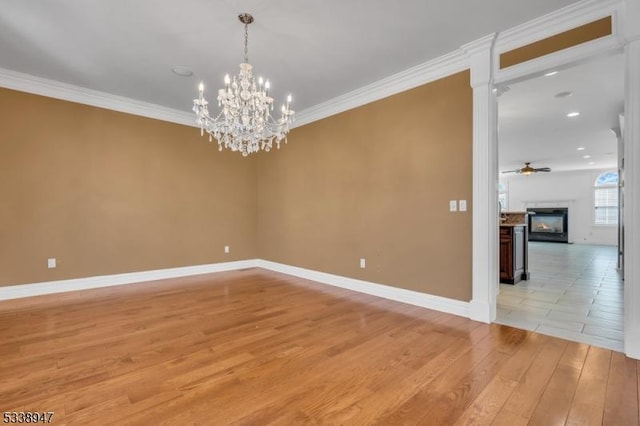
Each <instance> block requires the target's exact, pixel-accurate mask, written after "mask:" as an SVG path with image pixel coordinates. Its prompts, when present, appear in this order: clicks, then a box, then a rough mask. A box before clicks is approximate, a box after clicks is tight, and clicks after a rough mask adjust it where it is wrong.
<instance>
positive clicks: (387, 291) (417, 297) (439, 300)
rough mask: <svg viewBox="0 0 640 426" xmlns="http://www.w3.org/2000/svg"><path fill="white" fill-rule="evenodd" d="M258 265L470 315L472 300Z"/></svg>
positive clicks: (277, 265) (267, 263) (263, 262)
mask: <svg viewBox="0 0 640 426" xmlns="http://www.w3.org/2000/svg"><path fill="white" fill-rule="evenodd" d="M256 266H257V267H259V268H263V269H268V270H270V271H275V272H281V273H283V274H287V275H292V276H294V277H299V278H305V279H308V280H311V281H317V282H319V283H323V284H329V285H332V286H335V287H340V288H344V289H347V290H352V291H357V292H359V293H365V294H370V295H372V296H377V297H382V298H385V299H389V300H394V301H396V302H402V303H407V304H409V305H414V306H420V307H422V308H427V309H433V310H434V311H440V312H445V313H448V314H453V315H459V316H462V317H465V318H469V303H468V302H462V301H460V300H454V299H448V298H446V297H440V296H433V295H431V294H426V293H420V292H417V291H412V290H406V289H403V288H397V287H390V286H387V285H383V284H376V283H372V282H369V281H363V280H357V279H354V278H347V277H343V276H340V275H333V274H327V273H325V272H318V271H314V270H311V269H304V268H299V267H297V266H289V265H284V264H282V263H276V262H271V261H268V260H258V261H257V265H256Z"/></svg>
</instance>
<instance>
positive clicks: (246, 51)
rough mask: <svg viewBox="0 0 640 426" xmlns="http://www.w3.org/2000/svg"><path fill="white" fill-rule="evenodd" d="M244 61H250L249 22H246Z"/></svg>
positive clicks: (246, 62)
mask: <svg viewBox="0 0 640 426" xmlns="http://www.w3.org/2000/svg"><path fill="white" fill-rule="evenodd" d="M244 63H245V64H248V63H249V24H247V23H245V24H244Z"/></svg>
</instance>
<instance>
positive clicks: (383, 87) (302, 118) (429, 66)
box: [291, 49, 469, 128]
mask: <svg viewBox="0 0 640 426" xmlns="http://www.w3.org/2000/svg"><path fill="white" fill-rule="evenodd" d="M468 68H469V59H468V55H467V53H466V52H465V51H464V50H462V49H458V50H456V51H454V52H451V53H449V54H446V55H443V56H440V57H439V58H436V59H433V60H431V61H427V62H424V63H422V64H420V65H416V66H414V67H412V68H409V69H407V70H404V71H401V72H399V73H396V74H393V75H391V76H389V77H386V78H383V79H382V80H378V81H376V82H374V83H371V84H368V85H366V86H363V87H360V88H359V89H356V90H352V91H350V92H347V93H345V94H343V95H340V96H338V97H335V98H333V99H330V100H328V101H326V102H322V103H320V104H317V105H315V106H312V107H310V108H307V109H304V110H302V111H300V112H299V113H297V114H296V121H295V123H294V125H293V126H291V127H292V128H293V127H299V126H303V125H305V124H309V123H312V122H314V121H317V120H321V119H323V118H326V117H329V116H332V115H335V114H338V113H341V112H344V111H347V110H350V109H353V108H357V107H359V106H362V105H366V104H368V103H371V102H374V101H377V100H379V99H383V98H386V97H388V96H391V95H395V94H396V93H400V92H403V91H405V90H409V89H413V88H414V87H417V86H420V85H423V84H426V83H429V82H431V81H435V80H438V79H440V78H443V77H446V76H448V75H451V74H454V73H456V72H460V71H464V70H465V69H468Z"/></svg>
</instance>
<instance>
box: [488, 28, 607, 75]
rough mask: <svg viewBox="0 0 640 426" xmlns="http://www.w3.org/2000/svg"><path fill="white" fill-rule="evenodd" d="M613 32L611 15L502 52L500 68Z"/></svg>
mask: <svg viewBox="0 0 640 426" xmlns="http://www.w3.org/2000/svg"><path fill="white" fill-rule="evenodd" d="M611 34H613V22H612V19H611V16H607V17H605V18H602V19H598V20H597V21H593V22H590V23H588V24H585V25H581V26H579V27H577V28H573V29H571V30H568V31H565V32H562V33H560V34H556V35H553V36H551V37H547V38H545V39H542V40H539V41H536V42H534V43H531V44H527V45H526V46H522V47H519V48H517V49H514V50H510V51H508V52H505V53H502V54H501V55H500V68H508V67H511V66H513V65H517V64H521V63H523V62H526V61H530V60H532V59H536V58H540V57H542V56H545V55H548V54H550V53H554V52H559V51H560V50H563V49H568V48H570V47H574V46H577V45H579V44H582V43H586V42H589V41H592V40H596V39H599V38H602V37H606V36H609V35H611Z"/></svg>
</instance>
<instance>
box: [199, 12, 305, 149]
mask: <svg viewBox="0 0 640 426" xmlns="http://www.w3.org/2000/svg"><path fill="white" fill-rule="evenodd" d="M238 19H239V20H240V22H242V23H243V24H244V62H243V63H241V64H240V73H239V74H238V75H237V76H233V77H232V78H230V77H229V75H228V74H227V75H226V76H225V77H224V88H223V89H220V90H218V107H219V108H220V112H219V113H218V115H217V116H216V117H215V118H213V117H211V116H210V115H209V109H208V106H207V105H208V104H209V102H207V100H206V99H205V98H204V84H203V83H200V85H199V87H198V91H199V96H198V99H194V100H193V111H194V112H195V113H196V123H197V124H198V125H199V126H200V134H201V135H204V132H205V131H206V132H207V133H208V134H209V142H211V141H212V140H213V138H215V139H216V140H217V141H218V149H219V150H220V151H222V148H228V149H231V150H232V151H240V152H241V153H242V155H243V156H244V157H246V156H247V155H249V154H251V153H254V152H258V151H259V150H261V149H262V150H265V151H270V150H271V148H272V146H273V143H274V142H275V144H276V147H277V148H280V143H281V142H282V141H283V140H284V141H285V143H286V142H287V133H289V125H290V124H291V123H293V119H294V111H293V110H292V109H291V108H290V106H291V95H289V96H288V97H287V102H286V103H285V104H284V105H282V108H281V110H280V117H279V118H278V119H276V118H274V117H273V115H272V114H271V112H272V111H273V98H272V97H270V96H269V89H270V83H269V80H263V79H262V77H259V78H258V80H257V81H256V79H255V78H254V76H253V67H252V66H251V64H249V50H248V43H249V24H250V23H252V22H253V16H251V15H250V14H248V13H243V14H241V15H239V16H238Z"/></svg>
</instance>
